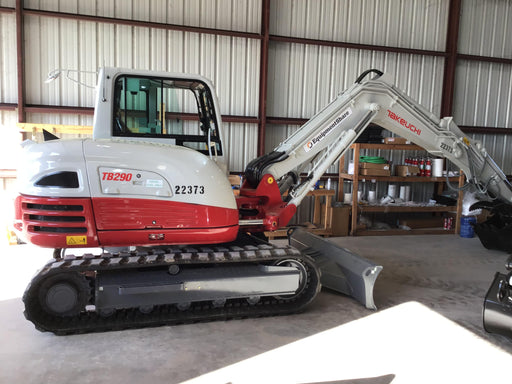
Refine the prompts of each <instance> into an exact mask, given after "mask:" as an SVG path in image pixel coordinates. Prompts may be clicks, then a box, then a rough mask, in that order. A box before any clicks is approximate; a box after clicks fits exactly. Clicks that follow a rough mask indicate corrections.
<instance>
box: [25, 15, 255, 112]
mask: <svg viewBox="0 0 512 384" xmlns="http://www.w3.org/2000/svg"><path fill="white" fill-rule="evenodd" d="M25 35H26V52H27V55H28V56H32V57H34V58H36V57H37V58H39V60H30V61H27V62H26V63H25V71H26V77H27V82H26V84H27V103H29V104H49V105H71V106H84V107H92V106H93V105H94V90H92V89H90V88H87V87H84V86H82V85H79V84H77V83H74V82H70V81H67V80H65V79H61V80H59V81H55V82H52V83H50V84H44V82H43V81H44V79H45V78H46V76H47V73H48V72H49V71H51V70H53V69H55V68H64V69H78V70H82V71H96V70H97V68H98V67H100V66H102V65H107V66H117V67H127V68H138V69H153V70H164V71H169V72H189V73H197V74H201V75H204V76H206V77H208V78H210V79H211V80H212V82H213V83H214V84H215V86H216V91H217V93H218V95H219V100H220V105H221V113H222V114H232V115H249V116H256V115H257V111H258V92H259V59H260V42H259V41H258V40H253V39H246V38H237V37H228V36H213V35H203V34H198V33H190V32H179V31H163V30H158V29H151V28H140V27H137V28H135V27H129V26H114V25H110V24H97V23H92V22H83V21H69V20H58V19H55V18H46V17H39V16H29V17H27V21H26V32H25ZM96 41H97V42H98V43H97V44H96V43H95V42H96ZM80 79H81V80H82V81H84V82H86V83H88V84H90V85H94V84H95V81H96V80H95V76H94V75H88V74H82V75H80Z"/></svg>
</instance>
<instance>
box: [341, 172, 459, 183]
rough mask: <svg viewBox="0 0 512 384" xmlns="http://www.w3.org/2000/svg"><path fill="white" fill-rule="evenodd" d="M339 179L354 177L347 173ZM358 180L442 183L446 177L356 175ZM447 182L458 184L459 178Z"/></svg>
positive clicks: (342, 174) (452, 178) (450, 178)
mask: <svg viewBox="0 0 512 384" xmlns="http://www.w3.org/2000/svg"><path fill="white" fill-rule="evenodd" d="M339 177H340V178H341V179H344V180H354V175H350V174H348V173H340V174H339ZM358 179H359V180H362V179H365V180H377V181H391V182H397V183H444V182H446V177H444V176H443V177H424V176H407V177H404V176H365V175H358ZM448 181H450V182H453V183H458V182H459V176H454V177H449V178H448Z"/></svg>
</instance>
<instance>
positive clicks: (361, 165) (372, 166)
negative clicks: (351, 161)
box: [359, 163, 389, 170]
mask: <svg viewBox="0 0 512 384" xmlns="http://www.w3.org/2000/svg"><path fill="white" fill-rule="evenodd" d="M359 168H363V169H384V170H389V164H375V163H359Z"/></svg>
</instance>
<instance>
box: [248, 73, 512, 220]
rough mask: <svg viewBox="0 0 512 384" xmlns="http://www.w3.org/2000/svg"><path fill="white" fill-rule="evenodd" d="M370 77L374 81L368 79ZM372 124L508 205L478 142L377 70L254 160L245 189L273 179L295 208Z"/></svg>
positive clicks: (509, 195) (498, 174) (502, 180)
mask: <svg viewBox="0 0 512 384" xmlns="http://www.w3.org/2000/svg"><path fill="white" fill-rule="evenodd" d="M372 72H373V73H375V74H376V76H374V77H373V78H372V79H368V78H367V77H368V75H369V74H370V73H372ZM370 123H374V124H377V125H379V126H381V127H383V128H385V129H387V130H389V131H391V132H393V133H395V134H397V135H399V136H401V137H403V138H406V139H407V140H410V141H411V142H413V143H415V144H417V145H419V146H421V147H423V148H424V149H425V150H427V151H428V152H429V153H431V154H432V155H434V156H441V157H445V158H447V159H448V160H450V161H451V162H453V163H454V164H455V165H456V166H457V167H459V168H460V169H462V170H463V171H464V174H465V175H466V177H467V180H468V182H469V183H471V184H473V185H474V186H475V187H476V189H477V190H478V191H479V192H481V193H484V194H487V195H489V196H490V197H491V198H497V199H499V200H501V201H502V202H505V203H507V204H512V187H511V185H510V183H509V182H508V181H507V178H506V176H505V174H504V173H503V172H502V170H501V169H500V168H499V167H498V166H497V165H496V163H495V162H494V161H493V160H492V158H491V157H490V156H489V155H488V153H487V152H486V150H485V148H484V147H483V146H482V145H481V143H480V142H479V141H476V140H473V139H471V138H469V137H467V136H466V135H465V134H464V133H463V132H462V131H461V130H460V129H459V127H458V126H457V125H456V124H455V123H454V122H453V120H452V118H451V117H445V118H443V119H439V118H437V117H436V116H435V115H434V114H432V113H431V112H429V111H427V110H426V109H425V108H424V107H422V106H421V105H420V104H418V103H417V102H415V101H414V100H412V99H411V98H410V97H409V96H407V95H406V94H405V93H403V92H402V91H400V90H399V89H397V88H396V87H395V86H394V85H393V84H392V83H391V81H390V78H389V76H388V75H386V74H383V73H382V72H380V71H377V70H368V71H366V72H364V73H363V74H361V76H359V78H358V79H357V80H356V82H355V83H354V84H353V85H352V86H351V87H350V88H349V89H347V90H346V91H344V92H342V93H340V94H339V95H338V97H337V98H336V99H335V100H333V101H332V102H331V103H330V104H329V105H327V106H326V107H325V108H324V109H322V110H321V111H319V112H318V113H317V114H316V115H315V116H314V117H312V118H311V119H310V120H309V121H308V122H307V123H306V124H304V125H303V126H302V127H301V128H300V129H299V130H297V131H296V132H295V133H294V134H293V135H292V136H290V137H289V138H287V139H286V140H285V141H284V142H282V143H281V144H279V146H277V147H276V148H275V149H274V151H273V152H271V153H269V154H267V155H264V156H262V157H260V158H257V159H255V160H254V161H252V162H251V163H250V164H249V166H248V167H247V169H246V177H247V180H248V181H247V184H246V188H250V187H251V185H252V186H253V187H254V186H256V185H258V184H259V183H260V182H261V180H262V179H263V177H264V175H271V176H272V177H273V178H274V179H275V180H277V183H278V186H279V189H280V193H281V194H282V193H283V192H285V191H286V190H287V191H288V194H289V196H288V197H287V199H286V205H293V206H298V205H299V204H300V203H301V201H302V200H303V199H304V197H305V196H306V195H307V193H308V192H309V191H310V190H311V189H312V188H313V186H314V185H315V183H316V182H317V181H318V179H319V178H320V177H321V176H322V175H323V174H324V173H325V171H326V170H327V168H328V167H329V166H330V165H331V164H333V163H334V162H335V161H336V160H337V159H339V158H340V157H341V156H342V155H343V154H344V153H345V152H346V151H347V149H348V148H349V147H350V145H351V144H352V143H354V142H355V141H356V139H357V138H358V136H359V135H360V134H361V133H362V132H363V131H364V129H365V128H366V127H367V126H368V125H369V124H370ZM302 172H306V173H307V177H306V178H305V179H304V180H303V181H300V180H299V178H298V174H300V173H302ZM267 177H268V176H267ZM287 216H289V215H287ZM288 220H289V219H288ZM279 225H280V226H282V225H285V224H284V223H283V222H280V223H279ZM267 229H268V228H267Z"/></svg>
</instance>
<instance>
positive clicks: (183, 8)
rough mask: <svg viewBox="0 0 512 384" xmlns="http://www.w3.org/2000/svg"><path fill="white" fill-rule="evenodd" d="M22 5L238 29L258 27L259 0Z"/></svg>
mask: <svg viewBox="0 0 512 384" xmlns="http://www.w3.org/2000/svg"><path fill="white" fill-rule="evenodd" d="M3 1H5V0H3ZM13 6H14V5H13ZM25 7H26V8H30V9H39V10H46V11H58V12H67V13H79V14H84V15H94V16H102V17H114V18H122V19H130V20H139V21H151V22H156V23H167V24H177V25H187V26H192V27H202V28H214V29H225V30H232V31H239V32H252V33H259V31H260V28H261V2H260V0H151V1H146V0H103V1H96V0H25Z"/></svg>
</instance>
